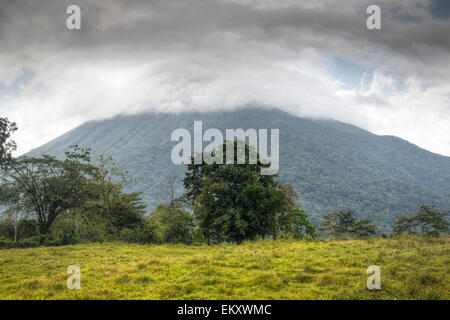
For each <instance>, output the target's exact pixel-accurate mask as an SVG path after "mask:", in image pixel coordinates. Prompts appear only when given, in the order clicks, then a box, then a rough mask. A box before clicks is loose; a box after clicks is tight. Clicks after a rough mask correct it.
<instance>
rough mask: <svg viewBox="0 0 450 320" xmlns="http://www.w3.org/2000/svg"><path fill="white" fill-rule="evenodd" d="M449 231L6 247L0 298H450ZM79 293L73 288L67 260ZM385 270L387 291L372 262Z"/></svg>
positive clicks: (0, 253) (0, 258)
mask: <svg viewBox="0 0 450 320" xmlns="http://www.w3.org/2000/svg"><path fill="white" fill-rule="evenodd" d="M449 245H450V237H449V236H446V237H441V238H437V239H427V238H399V239H370V240H357V241H356V240H355V241H325V240H320V241H314V242H308V241H258V242H249V243H244V244H241V245H214V246H207V245H200V246H185V245H134V244H126V243H103V244H80V245H74V246H64V247H41V248H30V249H5V250H0V298H1V299H449V298H450V285H449V284H450V256H449V248H450V246H449ZM69 265H78V266H80V268H81V289H80V290H69V289H67V288H66V279H67V278H68V276H69V275H68V274H67V273H66V269H67V266H69ZM370 265H378V266H379V267H380V268H381V290H374V291H369V290H368V289H367V288H366V280H367V277H368V275H367V274H366V268H367V267H368V266H370Z"/></svg>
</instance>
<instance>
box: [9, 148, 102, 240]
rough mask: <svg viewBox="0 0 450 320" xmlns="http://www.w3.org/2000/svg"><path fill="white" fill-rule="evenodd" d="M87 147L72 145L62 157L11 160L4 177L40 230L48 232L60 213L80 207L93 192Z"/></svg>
mask: <svg viewBox="0 0 450 320" xmlns="http://www.w3.org/2000/svg"><path fill="white" fill-rule="evenodd" d="M95 174H96V168H95V167H94V166H93V165H91V164H90V156H89V150H85V149H80V148H78V147H77V146H74V148H73V149H72V151H69V152H67V153H66V159H65V160H58V159H56V158H55V157H52V156H47V155H45V156H42V157H40V158H32V157H21V158H18V159H15V160H14V161H12V162H11V165H10V167H9V168H8V170H7V172H6V175H5V177H4V179H3V184H4V185H9V186H10V187H11V188H14V190H16V192H17V197H19V198H20V199H21V203H22V210H26V211H30V212H32V213H33V214H34V216H35V219H36V220H37V222H38V224H39V232H40V233H41V234H47V233H48V232H49V229H50V227H51V225H52V223H53V221H54V220H55V219H56V217H58V216H59V215H60V214H61V213H65V212H70V211H73V210H75V209H76V208H79V207H81V206H82V205H83V203H85V202H86V201H88V200H90V199H91V198H92V197H93V196H94V193H93V188H92V183H91V180H90V179H91V178H92V177H93V176H95Z"/></svg>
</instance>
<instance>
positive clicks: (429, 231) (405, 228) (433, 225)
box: [394, 205, 449, 237]
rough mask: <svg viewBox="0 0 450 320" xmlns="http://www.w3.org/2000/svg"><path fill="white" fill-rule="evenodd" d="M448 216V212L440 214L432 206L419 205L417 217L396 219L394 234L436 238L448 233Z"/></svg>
mask: <svg viewBox="0 0 450 320" xmlns="http://www.w3.org/2000/svg"><path fill="white" fill-rule="evenodd" d="M448 214H449V213H448V212H440V211H439V210H437V209H436V208H434V207H432V206H426V205H421V206H420V207H419V212H418V213H417V215H414V216H411V217H406V216H400V217H398V218H397V220H396V221H395V226H394V234H402V233H408V234H421V235H425V236H431V237H437V236H439V235H440V234H442V233H448V231H449V222H448V220H447V216H448Z"/></svg>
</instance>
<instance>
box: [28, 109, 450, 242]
mask: <svg viewBox="0 0 450 320" xmlns="http://www.w3.org/2000/svg"><path fill="white" fill-rule="evenodd" d="M195 120H202V121H203V128H204V130H206V129H207V128H218V129H220V130H222V131H223V132H224V130H225V129H227V128H243V129H248V128H256V129H258V128H267V129H271V128H279V129H280V171H279V180H280V181H281V182H282V183H284V184H289V185H290V186H292V188H293V190H294V191H296V192H297V193H298V195H299V198H298V200H299V201H300V203H301V204H302V208H303V209H304V210H305V212H307V213H308V215H309V216H310V219H311V221H312V223H313V224H314V225H316V226H319V225H320V221H321V217H322V216H324V215H326V214H328V213H329V212H333V211H339V210H352V211H353V212H354V215H355V216H356V217H357V218H360V219H361V218H369V219H371V220H373V221H374V223H375V225H376V226H377V227H378V229H377V230H378V231H377V232H378V233H379V234H381V233H390V232H392V226H393V223H394V221H395V219H396V217H397V216H411V215H414V214H415V213H416V212H417V210H418V205H420V204H427V205H431V206H435V207H436V208H437V209H439V210H441V211H447V210H450V203H449V200H448V199H450V184H449V183H448V181H450V158H448V157H444V156H440V155H437V154H433V153H431V152H428V151H426V150H423V149H420V148H418V147H417V146H415V145H412V144H410V143H408V142H406V141H404V140H402V139H399V138H396V137H392V136H377V135H374V134H372V133H369V132H367V131H365V130H362V129H359V128H357V127H355V126H351V125H348V124H344V123H340V122H336V121H329V120H310V119H304V118H298V117H296V116H292V115H290V114H287V113H285V112H282V111H279V110H274V109H262V108H247V109H239V110H235V111H230V112H205V113H188V112H186V113H181V114H152V113H150V114H142V115H136V116H119V117H115V118H112V119H108V120H102V121H92V122H87V123H85V124H83V125H81V126H79V127H77V128H75V129H73V130H71V131H70V132H68V133H66V134H64V135H62V136H60V137H59V138H57V139H55V140H53V141H51V142H49V143H48V144H46V145H44V146H42V147H40V148H38V149H35V150H33V151H32V152H30V153H29V155H30V156H40V155H42V154H50V155H53V156H56V157H58V158H63V157H64V153H65V152H66V151H67V149H68V148H69V146H71V145H73V144H77V145H80V146H82V147H85V148H92V156H93V159H95V158H96V157H97V156H98V155H100V154H103V155H106V156H112V157H113V158H114V159H115V160H116V163H117V166H118V167H119V168H120V169H122V170H127V171H128V172H129V173H130V175H132V176H134V177H136V178H137V179H136V181H135V182H134V183H133V184H129V185H127V186H125V190H126V191H127V192H142V197H143V201H144V203H145V204H146V205H148V207H149V208H150V209H154V208H156V207H157V206H158V204H159V203H160V202H161V201H165V198H166V195H165V191H164V189H165V188H164V185H165V184H166V181H167V177H168V176H176V177H178V181H179V182H180V181H181V179H182V178H183V176H184V173H185V170H186V167H185V166H184V165H174V164H172V162H171V159H170V153H171V149H172V147H173V146H174V143H172V142H171V141H170V135H171V132H172V131H173V130H174V129H177V128H186V129H188V130H190V131H191V132H192V126H193V122H194V121H195ZM183 192H184V188H183V185H182V183H178V184H176V185H175V193H176V194H177V196H179V195H181V194H182V193H183Z"/></svg>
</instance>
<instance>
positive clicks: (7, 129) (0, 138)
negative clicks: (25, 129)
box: [0, 117, 17, 170]
mask: <svg viewBox="0 0 450 320" xmlns="http://www.w3.org/2000/svg"><path fill="white" fill-rule="evenodd" d="M16 130H17V125H16V123H15V122H10V121H9V120H8V118H2V117H0V170H1V169H6V168H7V166H8V165H9V163H10V162H11V160H12V154H11V153H12V151H15V150H16V148H17V145H16V143H15V142H14V141H13V140H11V139H10V138H11V135H12V134H13V133H14V132H15V131H16Z"/></svg>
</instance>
